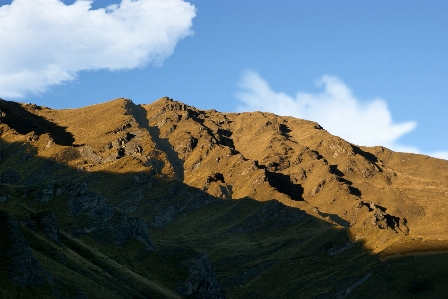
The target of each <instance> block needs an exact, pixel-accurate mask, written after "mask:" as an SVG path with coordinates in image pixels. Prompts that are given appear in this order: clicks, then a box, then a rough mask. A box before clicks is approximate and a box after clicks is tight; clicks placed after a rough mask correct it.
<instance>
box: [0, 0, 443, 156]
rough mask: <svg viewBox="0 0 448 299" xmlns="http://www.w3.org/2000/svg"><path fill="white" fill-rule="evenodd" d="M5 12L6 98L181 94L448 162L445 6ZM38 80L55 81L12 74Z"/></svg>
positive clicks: (138, 99) (21, 5) (7, 7)
mask: <svg viewBox="0 0 448 299" xmlns="http://www.w3.org/2000/svg"><path fill="white" fill-rule="evenodd" d="M90 4H91V5H92V6H91V7H89V6H90ZM118 4H121V5H118ZM0 5H1V6H0V38H1V39H2V40H8V41H11V42H9V43H8V44H7V45H6V46H4V47H3V49H1V50H0V61H1V66H0V98H3V99H5V100H15V101H21V102H31V103H36V104H39V105H44V106H48V107H51V108H75V107H82V106H86V105H91V104H95V103H100V102H106V101H109V100H112V99H114V98H118V97H125V98H130V99H132V100H133V101H134V102H135V103H149V102H152V101H155V100H157V99H158V98H160V97H163V96H169V97H170V98H174V99H175V100H178V101H181V102H184V103H186V104H189V105H192V106H195V107H197V108H199V109H212V108H213V109H216V110H219V111H223V112H237V111H243V110H244V111H250V110H261V111H268V112H273V113H276V114H283V115H286V114H288V112H290V114H294V115H292V116H295V117H301V118H310V120H313V121H317V122H319V123H320V124H321V125H322V126H323V127H324V128H325V129H326V130H328V131H329V132H330V133H332V134H335V135H338V136H340V137H342V138H344V139H346V140H347V141H349V142H353V143H355V144H358V145H375V144H377V143H381V145H384V146H386V147H389V148H391V149H393V150H399V151H408V152H417V153H424V154H428V155H432V156H437V157H440V158H444V159H448V131H447V130H446V128H447V127H448V119H447V118H446V117H445V111H447V108H448V103H447V101H446V98H447V95H448V86H446V84H444V83H445V81H446V78H447V77H448V59H447V57H446V54H445V53H448V30H447V29H448V21H447V20H446V18H445V17H444V15H445V14H446V12H447V11H448V4H447V3H446V2H444V1H407V2H406V3H404V2H403V1H359V2H357V1H293V0H291V1H288V0H285V1H263V0H260V1H250V0H249V1H244V2H241V1H212V0H206V1H204V0H197V1H188V2H186V1H180V0H168V1H161V0H139V1H123V2H120V1H106V0H103V1H94V2H92V3H90V2H89V1H63V2H60V1H57V0H39V1H29V0H14V1H4V0H0ZM108 5H115V6H109V8H108V9H107V10H106V9H104V8H106V7H107V6H108ZM13 8H14V10H13ZM157 9H159V10H157ZM50 11H51V12H52V13H48V12H50ZM156 11H157V12H158V13H155V12H156ZM36 15H37V16H39V17H38V18H37V17H35V16H36ZM61 16H64V17H63V18H61ZM70 16H71V18H72V19H70ZM162 16H163V17H162ZM70 20H72V21H70ZM62 21H63V23H64V24H65V25H64V26H65V27H64V26H62V25H61V22H62ZM58 22H59V23H58ZM89 22H90V23H89ZM55 24H57V25H55ZM31 25H32V26H31ZM156 25H157V26H156ZM31 29H33V30H34V31H33V30H31ZM25 33H26V34H25ZM18 37H21V38H18ZM80 45H82V46H84V49H80ZM81 48H82V47H81ZM111 49H113V51H112V50H111ZM5 61H7V63H5ZM5 65H6V66H7V67H5ZM52 67H53V68H52ZM36 69H37V70H42V69H44V70H47V73H46V74H47V75H46V76H42V75H36V76H35V77H26V78H25V79H22V80H18V79H17V76H12V74H16V73H17V70H21V71H23V70H24V71H28V72H30V71H34V70H36ZM35 73H39V72H35ZM40 74H42V72H41V73H40ZM48 74H49V75H48ZM39 82H40V85H39V84H38V83H39ZM36 86H37V87H36ZM267 95H269V97H266V96H267ZM248 99H251V100H248ZM251 101H252V102H251ZM282 105H283V108H282V109H279V107H281V106H282ZM285 105H286V106H285ZM310 107H311V108H310ZM313 111H314V112H313ZM325 115H326V116H325ZM323 116H325V117H323ZM366 132H368V133H366ZM378 145H380V144H378Z"/></svg>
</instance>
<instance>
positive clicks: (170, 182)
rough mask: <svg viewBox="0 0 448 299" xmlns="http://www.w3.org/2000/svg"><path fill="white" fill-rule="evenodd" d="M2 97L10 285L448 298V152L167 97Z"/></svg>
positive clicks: (154, 293) (3, 212)
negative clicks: (83, 102) (399, 147)
mask: <svg viewBox="0 0 448 299" xmlns="http://www.w3.org/2000/svg"><path fill="white" fill-rule="evenodd" d="M0 109H1V112H0V121H1V123H0V135H1V140H0V298H79V299H80V298H204V299H205V298H448V284H447V283H446V277H448V252H447V251H446V250H447V249H448V217H447V215H448V161H445V160H440V159H435V158H431V157H428V156H423V155H416V154H405V153H396V152H393V151H391V150H389V149H387V148H384V147H381V146H377V147H363V146H357V145H354V144H351V143H348V142H346V141H344V140H343V139H341V138H339V137H336V136H333V135H331V134H329V133H328V132H327V131H325V130H324V129H323V128H322V127H321V126H319V124H317V123H315V122H310V121H306V120H302V119H296V118H292V117H280V116H277V115H274V114H270V113H262V112H253V113H220V112H217V111H215V110H207V111H203V110H199V109H196V108H194V107H191V106H188V105H185V104H183V103H180V102H177V101H173V100H171V99H169V98H167V97H165V98H162V99H160V100H158V101H156V102H154V103H152V104H148V105H136V104H134V103H133V102H132V101H130V100H129V99H123V98H120V99H116V100H113V101H110V102H106V103H102V104H98V105H93V106H89V107H85V108H80V109H68V110H53V109H50V108H47V107H41V106H37V105H33V104H20V103H15V102H9V101H4V100H0Z"/></svg>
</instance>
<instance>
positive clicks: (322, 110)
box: [236, 71, 448, 159]
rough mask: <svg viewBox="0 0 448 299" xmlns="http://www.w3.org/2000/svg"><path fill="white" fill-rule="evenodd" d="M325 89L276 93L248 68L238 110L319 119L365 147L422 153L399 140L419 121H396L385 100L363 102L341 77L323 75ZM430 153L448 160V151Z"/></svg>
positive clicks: (243, 78) (242, 80)
mask: <svg viewBox="0 0 448 299" xmlns="http://www.w3.org/2000/svg"><path fill="white" fill-rule="evenodd" d="M317 86H318V87H322V91H321V92H318V93H304V92H298V93H297V94H296V96H295V97H292V96H290V95H287V94H285V93H282V92H275V91H273V90H272V89H271V87H270V86H269V84H268V83H267V82H266V81H265V80H264V79H263V78H261V77H260V75H259V74H258V73H256V72H254V71H247V72H245V73H244V74H243V76H242V79H241V81H240V84H239V87H240V88H241V89H240V91H239V92H237V93H236V96H237V98H238V99H239V101H240V102H241V105H239V106H238V107H237V110H238V111H265V112H272V113H275V114H278V115H284V116H294V117H297V118H303V119H308V120H312V121H316V122H318V123H319V124H320V125H322V126H323V127H324V128H325V129H326V130H328V131H329V132H330V133H331V134H333V135H337V136H340V137H342V138H344V139H345V140H347V141H349V142H352V143H355V144H358V145H365V146H375V145H382V146H386V147H388V148H390V149H392V150H395V151H402V152H413V153H421V151H419V149H418V148H417V147H412V146H406V145H403V144H400V143H399V142H398V139H399V138H400V137H401V136H403V135H404V134H406V133H409V132H411V131H412V130H413V129H414V128H415V127H416V125H417V124H416V122H414V121H408V122H403V123H395V122H393V120H392V115H391V113H390V111H389V109H388V107H387V103H386V101H385V100H383V99H381V98H376V99H373V100H370V101H361V100H360V99H358V98H356V97H355V96H354V95H353V93H352V91H351V90H350V88H349V87H348V86H347V85H346V84H345V83H344V82H342V81H341V80H340V79H339V78H337V77H334V76H327V75H325V76H322V77H321V78H320V80H319V81H318V82H317ZM429 155H432V156H435V157H438V158H442V159H448V152H435V153H430V154H429Z"/></svg>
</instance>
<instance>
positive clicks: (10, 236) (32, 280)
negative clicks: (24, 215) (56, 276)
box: [0, 211, 51, 288]
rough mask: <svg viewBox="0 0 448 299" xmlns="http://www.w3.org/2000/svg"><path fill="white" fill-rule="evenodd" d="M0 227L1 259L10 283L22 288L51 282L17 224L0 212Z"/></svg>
mask: <svg viewBox="0 0 448 299" xmlns="http://www.w3.org/2000/svg"><path fill="white" fill-rule="evenodd" d="M0 227H1V237H2V238H1V240H2V245H1V251H2V259H4V261H5V262H6V266H7V269H8V272H7V273H8V277H9V279H10V280H11V281H12V283H14V284H15V285H17V286H20V287H22V288H24V287H27V286H32V285H39V284H43V283H44V281H45V280H51V276H50V275H49V274H48V273H47V272H46V271H45V270H44V269H43V268H42V266H41V265H40V264H39V262H38V261H37V259H36V258H35V257H34V255H33V254H32V253H31V251H30V249H29V247H28V244H27V242H26V240H25V238H24V236H23V234H22V232H21V231H20V229H19V227H18V225H17V223H16V222H15V221H14V220H13V219H12V218H11V217H10V216H9V215H8V214H7V213H5V212H3V211H0Z"/></svg>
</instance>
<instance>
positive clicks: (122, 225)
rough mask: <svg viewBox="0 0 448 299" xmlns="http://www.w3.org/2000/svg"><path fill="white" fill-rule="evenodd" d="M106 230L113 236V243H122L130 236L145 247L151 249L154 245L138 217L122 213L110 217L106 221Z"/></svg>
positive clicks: (143, 223) (144, 225)
mask: <svg viewBox="0 0 448 299" xmlns="http://www.w3.org/2000/svg"><path fill="white" fill-rule="evenodd" d="M108 230H109V232H110V233H111V235H112V236H113V243H115V244H123V243H124V242H126V241H127V240H128V239H129V238H130V237H134V238H136V239H137V240H139V241H141V242H143V243H144V244H146V249H147V250H150V251H153V250H155V246H154V244H153V243H152V241H151V239H150V238H149V235H148V231H147V228H146V224H145V222H143V220H142V219H140V218H138V217H128V216H126V215H124V214H122V215H121V216H119V217H115V218H112V219H111V220H110V221H109V222H108Z"/></svg>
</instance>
